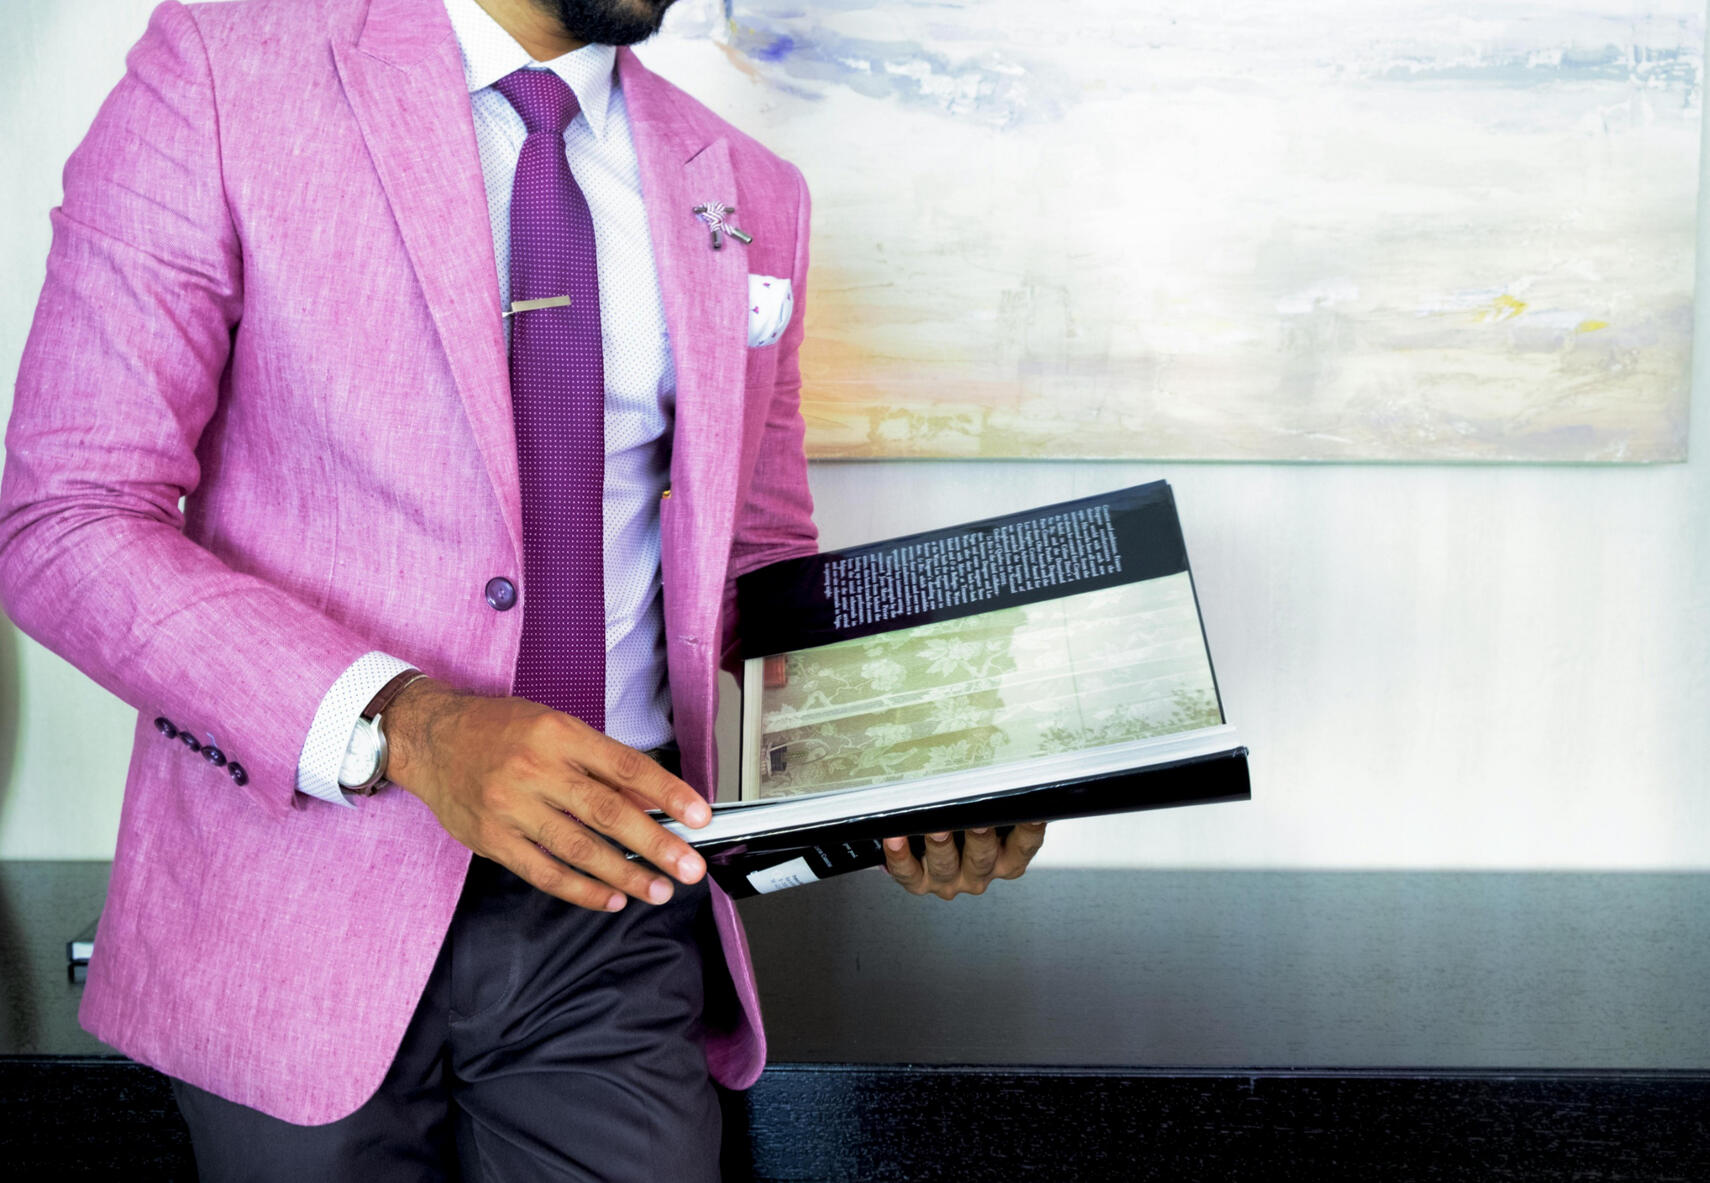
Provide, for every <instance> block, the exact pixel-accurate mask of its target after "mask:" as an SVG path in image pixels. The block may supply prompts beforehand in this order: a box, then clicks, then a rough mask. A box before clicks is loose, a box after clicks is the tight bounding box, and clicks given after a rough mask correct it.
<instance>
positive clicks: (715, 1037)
mask: <svg viewBox="0 0 1710 1183" xmlns="http://www.w3.org/2000/svg"><path fill="white" fill-rule="evenodd" d="M618 73H619V79H620V83H621V85H622V88H623V92H624V96H625V100H626V102H627V103H628V107H629V112H630V118H631V120H632V123H633V129H634V137H635V146H636V150H637V153H638V155H639V158H640V164H641V177H642V188H643V191H644V195H645V198H646V203H647V208H648V218H649V225H650V228H651V232H652V237H653V245H654V250H655V255H656V258H657V264H658V268H659V280H660V287H661V290H662V292H663V295H664V302H665V313H666V321H667V324H668V326H669V330H670V337H671V347H672V353H673V357H674V359H675V363H676V372H677V417H676V423H675V445H674V452H673V457H672V463H671V482H672V490H671V493H670V494H668V496H667V499H666V500H665V501H664V502H662V504H661V517H662V535H663V537H662V551H663V555H662V563H663V578H664V586H665V628H666V633H667V645H668V658H667V660H668V668H669V673H670V684H671V693H672V704H673V710H674V718H675V726H676V732H677V737H678V742H679V744H680V745H681V747H682V749H683V770H684V776H685V779H687V780H688V781H689V783H691V784H692V785H694V786H696V787H697V788H698V789H700V790H701V791H702V792H703V793H707V794H709V795H710V794H712V793H713V792H714V791H715V769H716V767H717V761H716V758H715V753H714V749H713V734H712V719H713V716H714V706H715V699H716V695H717V689H716V683H715V678H716V675H717V670H718V667H719V663H720V659H721V657H722V656H725V655H726V653H727V651H728V648H729V639H730V637H731V635H732V626H733V619H732V616H733V612H732V607H731V604H732V601H731V600H730V599H729V589H730V587H731V583H732V580H733V579H734V578H735V576H736V575H738V574H740V573H742V572H743V571H746V570H749V569H751V568H753V567H756V566H758V565H761V564H763V563H766V562H769V561H771V560H773V559H777V558H781V557H785V556H788V555H795V554H801V553H806V552H810V551H812V550H813V549H814V546H815V532H814V527H813V524H812V520H811V516H810V515H811V510H812V506H811V503H810V500H809V496H808V490H807V482H806V470H805V462H804V460H803V456H802V421H801V416H800V413H799V411H798V391H799V386H800V374H799V370H798V366H797V354H798V350H799V348H800V345H801V340H802V316H803V301H802V299H801V293H802V292H803V291H804V288H805V281H806V269H807V244H808V198H807V192H806V188H805V186H804V185H803V183H802V179H801V176H800V174H799V173H798V172H797V171H796V170H795V169H794V168H793V167H791V166H790V165H789V164H787V163H785V162H783V161H781V160H779V159H778V158H777V157H775V156H774V155H772V154H771V153H770V152H768V151H766V149H764V148H763V147H761V146H760V145H759V144H757V143H756V142H755V141H753V140H752V139H750V138H748V137H747V136H745V135H743V134H742V133H740V132H738V131H737V130H735V129H734V128H732V127H731V126H729V125H728V124H726V123H724V122H723V121H722V120H720V119H719V118H718V117H717V116H715V115H713V114H712V113H711V112H710V111H708V110H707V109H706V108H705V107H703V106H701V105H700V104H699V103H697V102H695V101H694V100H693V99H691V98H689V97H688V96H687V95H686V94H684V93H683V92H682V91H680V90H678V89H676V88H675V87H673V86H671V85H670V84H668V83H666V82H665V81H663V80H662V79H660V78H659V77H657V76H656V75H654V74H652V73H650V72H649V71H648V70H646V69H645V68H644V67H643V66H642V65H641V63H640V62H639V61H637V59H636V58H635V56H634V55H633V54H632V53H630V52H629V51H628V50H624V51H621V52H620V53H619V55H618ZM709 200H717V201H723V202H725V203H726V204H729V205H734V206H736V207H737V208H738V209H739V210H740V211H741V218H740V224H741V225H742V226H743V228H744V229H745V230H747V231H748V232H749V233H750V234H752V235H753V237H754V241H753V243H752V245H749V246H742V245H740V244H737V243H735V242H727V244H726V245H725V247H724V248H723V249H722V250H719V251H714V250H712V249H711V246H710V242H709V237H708V234H707V232H706V228H705V227H704V226H703V225H702V224H701V223H700V222H699V221H698V220H697V219H696V218H695V216H694V215H693V213H692V212H691V207H693V206H694V205H696V204H699V203H701V202H704V201H709ZM52 221H53V229H54V235H53V246H52V250H51V252H50V254H49V257H48V264H47V279H46V285H45V287H44V289H43V292H42V296H41V301H40V304H39V307H38V309H37V313H36V318H35V322H34V325H33V327H32V330H31V333H30V336H29V340H28V343H27V345H26V348H25V351H24V356H23V363H22V367H21V372H20V374H19V379H18V386H17V398H16V404H15V409H14V412H13V416H12V421H11V425H10V428H9V431H8V435H7V441H6V442H7V448H8V457H7V462H6V468H5V473H4V479H3V481H0V596H3V602H4V606H5V608H6V611H7V612H8V613H9V614H10V616H11V617H12V619H13V620H14V621H15V622H16V623H17V624H18V626H19V627H20V628H22V629H24V631H26V632H28V633H29V634H30V635H32V636H34V637H36V638H38V639H39V640H41V641H42V642H43V643H44V644H46V645H48V646H49V647H51V648H52V649H54V650H56V651H57V652H59V653H61V654H62V655H64V656H65V657H66V658H68V659H69V660H70V661H72V662H73V663H74V664H76V665H77V666H78V667H79V668H81V669H82V670H84V671H86V672H87V673H88V674H89V675H90V676H91V677H93V678H94V679H95V680H96V681H98V682H99V683H101V685H103V686H105V687H106V688H107V689H109V690H111V691H112V692H113V693H114V694H117V695H119V696H120V697H121V698H123V699H124V700H125V701H127V702H129V703H131V704H132V705H134V706H136V707H137V708H138V710H139V711H140V716H139V719H138V723H137V731H136V738H135V747H134V752H133V756H132V760H131V766H130V772H129V778H128V781H127V784H126V790H125V799H124V808H123V814H122V820H121V824H120V832H119V840H118V850H117V854H116V861H115V866H114V869H113V877H112V886H111V889H110V892H109V895H108V899H107V905H106V909H105V911H104V913H103V914H102V918H101V925H100V932H99V935H98V938H97V942H96V950H97V951H96V954H95V959H94V962H93V964H92V965H91V966H90V969H89V981H88V986H87V990H86V994H85V997H84V1001H83V1008H82V1020H83V1023H84V1025H85V1026H87V1027H88V1028H89V1030H90V1031H92V1032H93V1033H94V1034H95V1035H97V1036H99V1037H100V1038H101V1039H103V1040H105V1041H106V1042H108V1043H110V1044H112V1045H113V1046H115V1047H117V1048H119V1049H121V1050H123V1051H124V1052H126V1053H127V1054H129V1055H131V1056H132V1057H134V1058H136V1059H138V1060H141V1061H143V1062H145V1063H148V1064H151V1065H154V1066H156V1067H158V1068H160V1069H161V1070H163V1071H165V1072H167V1073H170V1074H171V1075H173V1076H177V1077H180V1078H182V1079H184V1080H187V1081H190V1082H191V1083H193V1084H196V1085H199V1086H201V1087H202V1088H205V1089H208V1090H211V1091H213V1092H216V1093H219V1094H221V1095H223V1096H226V1097H229V1098H231V1099H233V1100H236V1101H239V1102H241V1103H243V1104H246V1105H250V1106H253V1107H255V1108H257V1109H260V1110H262V1111H264V1112H267V1113H270V1114H273V1115H275V1116H278V1117H281V1118H284V1119H286V1120H288V1121H293V1122H297V1123H302V1124H314V1123H321V1122H327V1121H331V1120H334V1119H337V1118H339V1117H341V1116H343V1115H345V1114H347V1113H349V1112H351V1111H352V1110H354V1109H355V1108H356V1107H357V1106H358V1105H360V1104H361V1103H362V1102H363V1101H364V1100H366V1099H367V1098H368V1097H369V1096H370V1095H371V1094H372V1093H373V1091H374V1090H375V1088H376V1087H377V1086H378V1085H379V1082H380V1080H381V1078H382V1076H383V1075H384V1073H385V1071H386V1069H387V1067H388V1065H389V1064H390V1061H391V1059H392V1056H393V1054H394V1052H395V1051H396V1049H397V1047H398V1045H399V1042H400V1040H401V1038H402V1034H403V1031H404V1027H405V1025H406V1024H407V1023H408V1021H409V1019H410V1016H411V1013H412V1011H413V1009H414V1006H415V1003H416V1001H417V999H418V997H419V996H420V993H421V990H422V987H423V984H424V982H425V981H426V979H427V976H428V971H429V970H430V968H431V967H432V965H433V963H434V959H435V956H436V954H437V952H438V950H439V946H440V943H441V940H442V938H443V936H444V934H445V932H446V929H447V925H448V923H449V921H450V918H451V914H452V909H453V907H454V906H455V904H456V902H457V897H458V893H459V890H460V887H461V885H462V882H463V877H464V871H465V868H466V866H467V864H468V861H469V854H468V852H467V851H466V850H465V849H464V848H463V847H461V846H460V845H458V844H457V843H456V842H455V841H453V840H452V839H451V838H450V837H449V836H448V835H447V834H446V833H445V832H444V831H443V830H442V829H441V828H440V826H439V824H438V823H437V822H436V821H435V819H434V817H433V816H432V815H431V814H430V813H429V812H428V810H427V809H426V808H425V807H424V806H422V805H421V804H420V803H419V802H418V801H417V800H416V799H415V798H413V797H411V796H410V795H409V794H407V793H404V792H401V791H394V792H389V793H383V794H381V795H379V796H377V797H374V798H371V799H369V800H367V801H365V802H363V803H362V804H361V806H360V807H359V808H356V809H344V808H341V807H339V806H335V805H328V804H326V803H323V802H320V801H316V800H313V799H310V798H307V797H304V796H302V795H301V794H298V793H296V792H295V791H294V783H295V772H296V765H297V759H298V754H299V751H300V748H301V745H302V742H303V737H304V736H305V734H306V733H307V731H308V728H309V722H310V719H311V718H312V717H313V714H314V711H315V707H316V704H317V703H318V702H319V701H320V699H321V697H322V695H323V694H324V693H325V691H326V690H327V688H328V687H329V686H330V685H331V683H332V682H333V680H334V679H335V678H336V677H337V676H338V674H339V673H340V671H342V670H343V669H344V668H345V667H346V666H347V665H349V664H350V662H351V661H352V660H354V659H355V658H356V657H358V656H360V655H361V654H363V653H365V652H367V651H368V650H370V649H383V650H386V651H389V652H391V653H395V654H397V655H399V656H400V657H403V658H405V659H407V660H409V661H411V662H413V663H414V664H416V665H418V666H420V667H421V668H422V669H424V670H426V671H428V672H429V673H431V674H433V675H435V676H437V677H440V678H443V679H446V680H447V681H450V682H453V683H456V684H459V685H462V686H465V687H468V688H470V689H473V690H477V691H480V692H483V693H489V694H505V693H508V691H509V686H510V681H511V675H512V669H513V665H514V662H515V658H516V652H517V643H518V634H519V632H520V629H521V624H522V612H521V611H510V612H496V611H494V610H493V609H492V608H490V607H489V606H488V605H487V604H486V602H485V600H484V598H483V588H484V586H485V584H486V583H487V581H488V580H489V579H491V578H492V577H493V576H495V575H507V576H510V577H512V578H516V577H518V575H519V573H520V571H521V569H522V542H521V533H520V508H519V494H518V484H517V464H516V456H515V450H514V437H513V432H512V425H511V413H510V401H509V383H508V378H507V366H506V356H505V346H504V340H503V336H502V329H501V318H500V308H499V302H498V290H497V284H496V276H495V272H494V265H493V249H492V240H491V234H490V231H489V228H488V227H489V223H488V216H487V206H486V197H485V194H484V191H483V188H482V179H481V170H480V163H479V159H478V157H477V154H476V146H475V135H474V129H473V125H472V122H471V116H470V107H469V98H468V94H467V90H466V88H465V85H464V80H463V71H462V62H461V57H460V55H459V53H458V47H457V42H456V39H455V37H454V35H453V33H452V30H451V26H450V23H449V21H448V18H447V17H446V14H445V11H444V7H443V5H442V4H441V3H440V2H439V0H244V2H240V3H225V4H209V5H197V6H195V7H191V8H186V7H184V6H183V5H181V4H178V3H176V2H174V0H167V3H164V4H162V5H161V6H160V7H159V8H158V9H157V10H156V11H155V13H154V15H153V18H152V20H151V22H150V24H149V28H148V31H147V33H146V34H145V35H144V37H143V39H142V41H141V42H140V43H139V44H138V45H137V46H136V47H135V49H134V50H133V51H132V53H131V56H130V59H129V71H128V73H127V75H126V77H125V79H124V80H123V81H122V82H121V83H120V84H119V86H118V87H117V89H115V90H114V92H113V94H112V95H111V96H110V97H109V98H108V100H107V102H106V104H105V105H104V106H103V107H102V109H101V112H100V114H99V115H98V116H97V118H96V120H95V123H94V126H93V127H92V128H91V130H90V132H89V134H88V137H87V138H86V139H85V140H84V142H83V143H82V145H81V146H80V147H79V148H78V149H77V151H76V153H75V154H74V155H73V156H72V158H71V160H70V162H69V164H68V165H67V166H66V171H65V199H64V204H63V205H62V206H61V207H60V208H58V209H56V210H54V211H53V214H52ZM750 272H756V273H762V274H770V275H779V276H789V277H790V278H791V279H792V281H793V283H794V288H795V291H796V293H797V300H796V310H795V316H794V319H793V322H792V323H791V325H790V326H789V329H788V331H787V332H786V333H785V335H784V336H783V338H782V339H781V340H780V341H779V342H778V343H776V344H774V345H772V346H769V347H764V348H749V347H748V344H747V325H748V309H747V303H748V300H747V295H748V287H747V277H748V274H749V273H750ZM180 497H183V498H184V507H183V510H182V512H180V508H179V499H180ZM156 716H164V717H166V718H168V719H170V720H172V721H173V722H174V723H176V724H178V725H179V726H181V727H184V728H186V729H188V730H190V731H191V732H193V733H194V734H196V735H197V736H198V737H200V738H204V739H206V738H209V737H212V738H213V739H214V740H215V741H217V743H218V745H219V746H220V748H221V749H222V750H223V751H224V752H225V753H226V754H227V755H228V756H229V757H230V758H232V759H234V760H237V761H240V762H241V763H242V764H243V765H244V766H245V768H246V769H247V771H248V774H249V781H248V784H247V785H244V786H242V787H240V786H238V785H237V784H235V783H234V781H233V780H232V778H231V777H230V776H228V775H227V774H226V773H225V772H224V771H222V770H220V769H218V768H215V767H214V766H213V765H212V764H209V763H207V762H205V761H204V760H203V759H202V758H200V757H198V756H196V755H195V754H193V753H191V752H190V751H189V749H188V748H187V747H185V746H184V745H183V744H180V743H176V742H172V741H169V740H167V739H166V738H165V737H164V736H162V735H161V734H159V733H157V732H156V730H155V728H154V726H153V720H154V719H155V718H156ZM714 906H715V910H716V917H717V924H718V930H719V934H720V936H721V938H722V940H723V946H724V952H725V958H726V962H727V965H728V968H729V972H730V975H731V979H732V981H733V982H734V985H735V987H736V991H737V994H738V996H739V998H740V1000H741V1013H740V1017H739V1018H738V1020H737V1021H736V1024H735V1026H734V1028H733V1029H731V1030H721V1031H714V1032H712V1033H710V1034H709V1044H708V1056H709V1061H710V1065H711V1068H712V1071H713V1074H714V1076H715V1077H717V1078H718V1079H719V1080H721V1081H723V1082H724V1083H726V1084H729V1085H733V1086H737V1087H745V1086H747V1085H748V1084H751V1083H752V1082H753V1081H754V1079H755V1078H756V1077H757V1076H758V1075H759V1073H760V1070H761V1067H762V1065H763V1063H764V1059H765V1039H764V1036H763V1033H762V1030H761V1026H760V1010H759V1004H758V1000H757V998H756V994H755V988H754V979H753V975H752V972H751V969H750V964H749V957H748V950H747V945H746V942H745V940H744V937H743V933H742V928H741V925H740V923H739V921H738V919H737V915H736V911H735V909H734V907H733V906H732V904H731V901H730V900H729V898H728V897H726V896H724V895H723V894H722V893H720V892H718V891H717V890H716V889H715V891H714Z"/></svg>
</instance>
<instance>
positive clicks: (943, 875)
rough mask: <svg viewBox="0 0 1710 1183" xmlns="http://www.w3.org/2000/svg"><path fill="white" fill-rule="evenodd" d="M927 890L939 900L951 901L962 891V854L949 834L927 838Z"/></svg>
mask: <svg viewBox="0 0 1710 1183" xmlns="http://www.w3.org/2000/svg"><path fill="white" fill-rule="evenodd" d="M922 862H924V863H925V864H926V890H928V891H930V892H931V893H932V894H933V895H935V896H937V897H938V898H939V899H945V900H947V899H950V898H951V897H952V896H954V895H955V894H956V893H957V891H959V890H960V886H959V884H958V880H959V879H960V878H961V875H962V852H961V851H959V850H957V849H956V840H955V839H954V838H953V837H951V835H950V834H949V833H941V834H928V835H927V836H926V858H925V859H923V860H922Z"/></svg>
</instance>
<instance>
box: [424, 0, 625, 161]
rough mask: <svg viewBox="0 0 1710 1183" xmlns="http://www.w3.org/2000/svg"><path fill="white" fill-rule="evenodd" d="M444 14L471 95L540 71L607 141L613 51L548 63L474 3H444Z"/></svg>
mask: <svg viewBox="0 0 1710 1183" xmlns="http://www.w3.org/2000/svg"><path fill="white" fill-rule="evenodd" d="M445 11H446V13H447V14H448V15H449V16H450V17H451V27H452V29H453V30H454V31H455V32H456V33H457V46H458V48H459V49H461V50H462V51H463V80H464V81H465V82H466V83H468V85H469V93H470V94H474V93H475V92H476V91H478V90H485V89H486V88H487V87H489V86H491V85H493V83H495V82H497V81H498V80H499V79H501V78H503V77H504V76H505V75H506V74H509V73H510V72H511V71H513V70H520V69H523V68H524V67H526V66H542V67H545V68H546V69H549V70H551V71H552V72H553V73H554V74H556V75H558V76H559V77H560V78H562V79H564V82H565V85H567V86H568V87H569V88H570V90H571V91H572V92H573V93H574V94H575V96H576V103H577V105H578V106H580V107H581V109H582V114H583V115H585V116H587V119H588V127H589V128H591V129H592V130H593V133H594V135H595V136H596V137H597V138H599V139H602V140H603V139H605V136H606V112H607V110H608V109H609V104H610V99H611V96H612V72H613V70H614V68H615V67H616V64H617V49H616V48H615V47H614V46H610V45H584V46H583V47H582V48H581V49H573V50H571V51H570V52H569V53H566V54H561V55H560V56H558V57H555V58H553V59H552V60H551V61H550V62H537V61H535V60H534V59H533V58H532V57H530V56H529V53H528V50H526V49H524V48H523V47H522V46H521V45H520V44H519V43H518V42H517V39H516V38H515V37H512V36H511V35H510V34H509V33H507V32H505V29H504V26H502V25H501V24H499V22H498V21H496V20H494V19H493V18H492V17H491V16H490V15H488V13H487V10H486V9H484V8H482V7H481V6H480V5H479V4H477V3H475V0H445Z"/></svg>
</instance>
